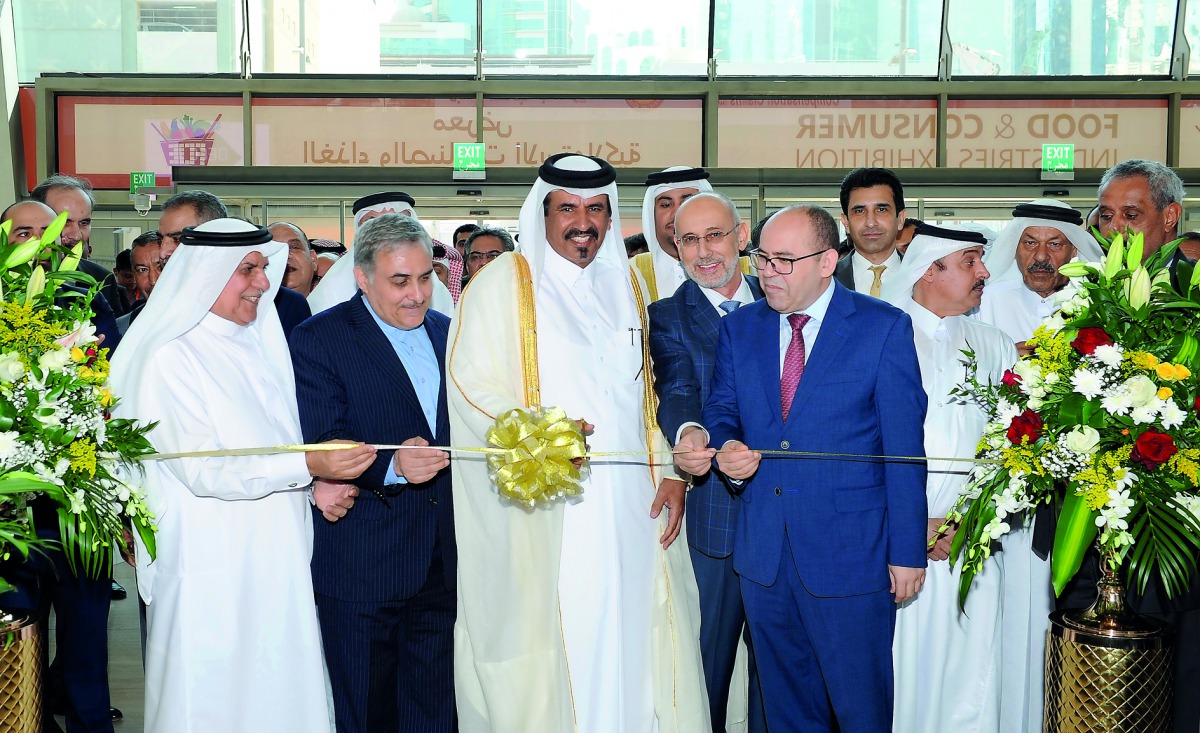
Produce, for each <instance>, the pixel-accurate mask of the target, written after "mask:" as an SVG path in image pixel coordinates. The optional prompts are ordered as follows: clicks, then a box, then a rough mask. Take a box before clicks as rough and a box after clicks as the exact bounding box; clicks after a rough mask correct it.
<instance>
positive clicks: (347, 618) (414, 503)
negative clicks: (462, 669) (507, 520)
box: [291, 214, 457, 733]
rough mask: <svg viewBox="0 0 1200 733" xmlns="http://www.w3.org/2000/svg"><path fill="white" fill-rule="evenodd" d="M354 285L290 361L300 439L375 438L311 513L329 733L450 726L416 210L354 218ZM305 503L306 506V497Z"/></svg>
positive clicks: (445, 479) (436, 460)
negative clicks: (337, 497)
mask: <svg viewBox="0 0 1200 733" xmlns="http://www.w3.org/2000/svg"><path fill="white" fill-rule="evenodd" d="M354 266H355V268H354V274H355V279H356V280H357V283H358V288H359V290H361V291H362V292H361V293H360V294H357V295H355V296H354V297H353V298H351V299H350V300H348V301H346V302H345V303H342V304H340V305H337V306H335V307H333V308H330V309H329V310H327V311H324V312H322V313H319V314H318V315H316V316H314V317H313V318H311V319H309V320H308V321H306V322H305V323H303V324H301V325H300V326H299V327H297V328H296V331H295V333H294V334H293V336H292V341H291V349H292V362H293V366H294V368H295V370H296V393H297V398H298V403H299V406H300V423H301V426H302V427H303V429H304V438H305V440H307V441H324V440H330V439H335V438H342V439H352V440H361V441H365V442H368V443H376V444H392V445H395V444H403V445H405V446H411V448H405V449H400V450H381V451H379V455H378V458H377V459H376V461H375V463H374V464H373V465H372V466H371V467H370V468H368V469H367V470H366V471H365V472H364V473H363V474H362V476H360V477H359V478H358V479H356V480H355V482H354V483H355V485H356V486H357V487H358V488H359V490H360V493H359V498H358V500H357V503H356V504H355V505H354V507H353V508H352V509H351V510H350V511H349V512H348V513H347V514H346V515H345V517H343V518H342V519H341V520H340V521H338V522H337V523H336V524H334V523H331V522H327V521H325V520H323V519H322V518H321V517H320V514H319V513H316V514H314V524H315V527H314V532H313V535H314V538H313V559H312V572H313V589H314V590H315V592H316V594H317V613H318V616H319V618H320V622H321V635H322V640H323V643H324V646H325V658H326V662H327V664H328V666H329V677H330V682H331V683H332V685H333V699H334V709H335V711H336V716H337V729H338V731H339V732H341V733H350V732H354V733H357V732H359V731H362V732H363V733H374V732H375V731H412V732H413V733H425V732H428V733H446V732H448V731H451V730H453V728H454V724H455V719H454V681H453V628H454V616H455V592H454V588H455V571H456V567H457V562H456V557H457V556H456V549H455V543H454V521H453V515H452V512H451V498H450V497H451V493H450V471H449V468H448V466H449V458H448V456H447V454H446V453H445V452H444V451H441V450H437V449H435V448H429V447H427V446H431V445H448V444H449V443H448V441H449V438H450V423H449V417H448V415H447V412H446V385H445V382H444V381H443V379H442V375H443V374H444V371H445V354H446V333H447V330H448V329H449V326H450V319H449V318H447V317H446V316H444V315H442V314H440V313H437V312H435V311H430V310H429V298H430V294H431V291H432V288H433V281H432V279H431V278H433V277H434V275H433V260H432V243H431V241H430V239H429V235H428V234H427V233H426V232H425V230H424V229H423V228H422V227H421V225H420V224H419V223H417V222H416V220H414V219H411V218H409V217H406V216H402V215H400V214H385V215H383V216H380V217H377V218H375V219H373V220H371V221H369V222H367V223H366V224H364V225H363V226H362V228H360V229H359V230H358V233H357V235H356V236H355V241H354ZM314 512H316V510H315V508H314Z"/></svg>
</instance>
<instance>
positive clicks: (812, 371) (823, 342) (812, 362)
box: [788, 281, 855, 419]
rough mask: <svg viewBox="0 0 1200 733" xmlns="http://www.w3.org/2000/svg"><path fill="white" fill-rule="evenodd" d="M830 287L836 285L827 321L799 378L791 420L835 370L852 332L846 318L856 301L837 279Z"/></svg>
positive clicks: (818, 334) (826, 317)
mask: <svg viewBox="0 0 1200 733" xmlns="http://www.w3.org/2000/svg"><path fill="white" fill-rule="evenodd" d="M831 287H833V288H834V291H833V298H832V299H831V300H830V301H829V308H828V309H827V310H826V311H825V320H824V321H822V322H821V329H820V331H818V333H817V341H816V343H815V344H813V345H812V349H811V352H812V353H811V354H810V355H809V358H808V360H807V361H805V363H804V375H803V376H801V377H800V384H799V386H798V387H797V388H796V396H795V398H793V399H792V409H791V410H789V411H788V418H789V419H790V418H792V417H795V416H796V415H799V414H801V413H803V412H804V403H805V402H806V401H807V400H808V398H809V397H810V396H812V394H813V393H815V392H816V391H817V390H818V389H820V385H821V383H822V382H824V381H825V380H826V379H827V378H828V376H829V375H830V374H831V373H833V372H834V371H835V370H836V368H837V364H838V362H839V355H840V353H841V351H842V346H843V345H845V343H846V337H847V335H848V334H849V333H850V329H849V324H848V323H847V319H848V318H849V316H850V315H851V314H853V313H854V310H855V309H854V301H853V299H852V298H851V297H850V293H849V292H848V291H847V289H846V288H845V287H844V286H843V285H842V284H841V283H838V282H836V281H835V282H833V283H832V285H831Z"/></svg>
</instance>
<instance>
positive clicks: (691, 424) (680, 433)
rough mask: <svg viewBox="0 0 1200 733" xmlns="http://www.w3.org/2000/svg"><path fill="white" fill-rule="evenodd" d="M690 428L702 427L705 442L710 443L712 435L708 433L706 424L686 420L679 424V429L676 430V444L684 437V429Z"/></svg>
mask: <svg viewBox="0 0 1200 733" xmlns="http://www.w3.org/2000/svg"><path fill="white" fill-rule="evenodd" d="M688 428H700V432H702V433H704V442H705V443H708V441H709V439H710V438H711V437H712V436H710V435H709V434H708V431H707V430H705V429H704V426H703V425H701V424H700V423H698V422H685V423H684V424H682V425H680V426H679V429H678V430H676V431H675V445H679V439H680V438H682V437H683V431H684V430H687V429H688Z"/></svg>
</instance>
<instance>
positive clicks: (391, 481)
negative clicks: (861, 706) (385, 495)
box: [383, 459, 408, 486]
mask: <svg viewBox="0 0 1200 733" xmlns="http://www.w3.org/2000/svg"><path fill="white" fill-rule="evenodd" d="M393 461H394V459H393ZM393 461H388V470H387V473H385V474H384V475H383V485H384V486H395V485H396V484H407V483H408V479H406V478H404V477H403V476H401V475H399V474H398V473H396V464H395V463H394V462H393Z"/></svg>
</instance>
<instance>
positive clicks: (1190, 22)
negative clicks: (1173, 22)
mask: <svg viewBox="0 0 1200 733" xmlns="http://www.w3.org/2000/svg"><path fill="white" fill-rule="evenodd" d="M1183 33H1184V36H1185V37H1186V38H1187V42H1188V46H1190V47H1191V57H1190V58H1189V59H1188V73H1189V74H1200V2H1190V3H1188V4H1187V12H1186V14H1185V15H1184V16H1183Z"/></svg>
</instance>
